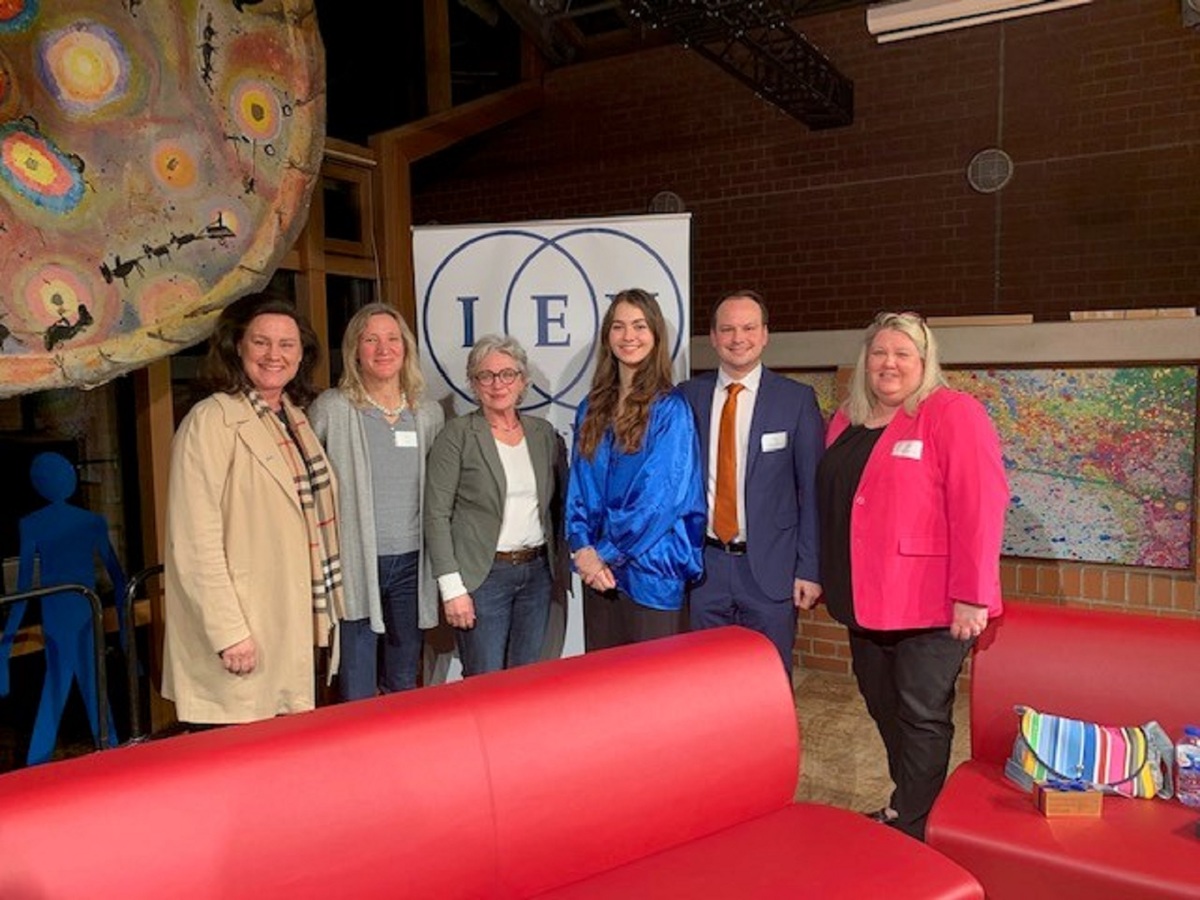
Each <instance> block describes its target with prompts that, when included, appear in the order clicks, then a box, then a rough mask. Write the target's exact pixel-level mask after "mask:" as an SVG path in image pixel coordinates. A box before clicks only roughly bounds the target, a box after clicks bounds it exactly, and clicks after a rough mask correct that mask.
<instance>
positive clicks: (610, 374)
mask: <svg viewBox="0 0 1200 900" xmlns="http://www.w3.org/2000/svg"><path fill="white" fill-rule="evenodd" d="M619 303H628V304H629V305H630V306H634V307H636V308H637V309H639V310H640V311H641V312H642V314H643V315H645V317H646V324H648V325H649V326H650V333H651V334H652V335H654V349H653V350H652V351H651V352H650V354H649V355H648V356H647V357H646V358H645V359H644V360H642V362H641V363H640V364H639V365H638V367H637V371H636V372H634V374H633V383H632V384H631V385H630V387H629V394H628V395H627V396H626V397H625V402H624V403H621V372H620V363H619V362H617V358H616V357H615V356H614V355H613V352H612V348H611V347H610V346H609V332H611V331H612V323H613V318H614V317H615V316H616V311H617V304H619ZM674 384H675V382H674V380H673V379H672V377H671V351H670V349H669V348H668V347H667V323H666V320H665V319H664V318H663V314H662V310H661V309H659V306H658V301H657V300H655V299H654V297H653V296H652V295H651V294H649V293H647V292H646V291H643V290H641V289H640V288H629V289H628V290H624V291H621V292H620V293H619V294H617V295H616V296H615V297H613V300H612V303H611V304H609V307H608V312H606V313H605V314H604V323H603V324H602V325H601V326H600V340H599V341H598V342H597V345H596V372H595V374H594V375H592V389H591V390H590V391H588V410H587V414H586V415H585V416H584V417H583V424H582V425H580V426H579V452H580V453H582V454H583V455H584V456H585V457H586V458H588V459H591V458H592V457H593V456H594V455H595V453H596V448H597V447H598V446H599V445H600V440H601V439H602V438H603V437H604V432H605V431H606V430H607V429H608V427H609V426H610V425H611V426H612V430H613V436H614V437H615V438H616V442H617V445H618V446H619V447H620V448H621V450H622V451H623V452H625V453H637V452H638V450H640V449H641V447H642V438H643V437H644V436H645V434H646V426H647V425H648V424H649V423H650V405H651V404H652V403H653V402H654V399H655V398H656V397H657V396H658V395H659V394H665V393H666V392H667V391H669V390H671V388H672V387H673V386H674Z"/></svg>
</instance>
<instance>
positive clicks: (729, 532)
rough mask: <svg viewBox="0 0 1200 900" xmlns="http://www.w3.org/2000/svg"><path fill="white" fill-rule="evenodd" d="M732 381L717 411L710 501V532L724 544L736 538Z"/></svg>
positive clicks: (736, 386)
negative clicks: (714, 473) (717, 433)
mask: <svg viewBox="0 0 1200 900" xmlns="http://www.w3.org/2000/svg"><path fill="white" fill-rule="evenodd" d="M741 390H742V385H740V384H738V383H737V382H736V381H735V382H732V383H730V384H728V385H726V387H725V391H726V394H725V405H724V406H722V407H721V433H720V436H719V437H718V438H717V495H716V497H715V499H714V500H713V532H714V533H715V534H716V536H717V540H719V541H722V542H723V543H726V544H728V543H729V542H730V541H732V540H733V539H734V538H735V537H737V534H738V504H737V395H738V394H739V393H740V392H741Z"/></svg>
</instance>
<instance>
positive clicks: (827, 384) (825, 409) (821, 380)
mask: <svg viewBox="0 0 1200 900" xmlns="http://www.w3.org/2000/svg"><path fill="white" fill-rule="evenodd" d="M783 374H785V375H787V377H788V378H790V379H792V381H799V382H800V383H801V384H807V385H808V386H809V387H810V388H812V389H813V392H814V393H816V395H817V408H818V409H820V410H821V417H822V418H824V419H825V421H826V422H828V421H829V420H830V419H832V418H833V414H834V412H835V411H836V410H837V405H838V392H837V372H834V371H803V370H794V371H791V372H784V373H783Z"/></svg>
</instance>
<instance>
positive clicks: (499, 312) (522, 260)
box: [413, 214, 691, 655]
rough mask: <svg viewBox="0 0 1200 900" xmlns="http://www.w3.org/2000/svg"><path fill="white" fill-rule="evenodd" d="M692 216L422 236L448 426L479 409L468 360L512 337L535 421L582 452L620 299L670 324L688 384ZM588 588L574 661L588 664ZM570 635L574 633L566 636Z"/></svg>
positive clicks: (433, 371)
mask: <svg viewBox="0 0 1200 900" xmlns="http://www.w3.org/2000/svg"><path fill="white" fill-rule="evenodd" d="M690 226H691V216H690V215H688V214H681V215H662V216H632V217H625V218H609V219H572V220H567V221H560V222H523V223H517V224H505V225H457V226H448V227H444V226H428V227H420V228H414V229H413V263H414V275H415V281H416V299H417V321H416V323H415V324H416V329H417V335H418V338H419V340H420V343H421V366H422V369H423V371H424V374H425V378H426V381H427V382H428V396H429V397H430V398H431V399H434V400H443V401H446V403H447V415H452V414H455V413H457V414H462V413H465V412H467V411H469V410H471V409H473V408H474V406H475V399H474V395H473V394H472V392H471V389H470V385H469V384H468V382H467V377H466V366H467V354H468V353H469V352H470V350H471V345H472V344H473V343H474V342H475V341H476V340H477V339H478V338H480V337H482V336H483V335H485V334H507V335H512V336H513V337H515V338H516V339H517V340H519V341H520V342H521V345H522V346H523V347H524V348H525V351H526V353H528V355H529V368H530V388H529V392H528V393H527V395H526V397H525V405H524V406H523V407H522V411H523V412H530V413H536V414H538V415H542V416H544V417H545V418H547V419H549V420H550V421H551V422H552V423H553V424H554V426H555V428H557V429H558V431H559V433H560V434H562V436H563V439H564V440H565V441H566V443H567V447H568V448H569V447H570V446H571V438H572V435H571V427H572V424H573V423H574V418H575V409H576V407H577V406H578V405H579V403H580V401H582V400H583V399H584V398H585V397H586V396H587V392H588V389H589V388H590V387H591V380H592V369H593V368H594V361H595V358H596V344H597V342H598V341H599V340H600V335H599V330H600V323H601V321H602V320H603V318H604V314H605V312H606V311H607V310H608V304H609V303H610V302H611V300H612V297H613V295H614V294H616V293H618V292H620V291H622V290H624V289H626V288H633V287H636V288H642V289H643V290H646V291H649V292H650V293H652V294H654V295H655V297H656V298H657V300H658V303H659V306H661V307H662V311H663V315H664V316H665V317H666V320H667V329H668V340H669V342H670V347H671V359H672V361H673V364H674V370H675V377H676V380H677V381H679V380H682V379H684V378H687V376H688V344H689V337H688V336H689V332H690V310H691V295H690V285H691V266H690V244H691V242H690ZM579 596H580V592H579V590H578V583H577V584H576V590H575V591H574V593H573V597H572V600H571V602H570V605H569V608H568V611H567V614H566V622H565V624H564V623H553V622H552V625H551V628H552V631H553V630H554V629H555V628H556V627H557V628H558V629H559V630H560V632H562V634H561V642H562V646H563V653H564V654H566V655H571V654H573V653H581V652H583V625H582V613H581V609H580V604H579ZM564 629H565V630H564Z"/></svg>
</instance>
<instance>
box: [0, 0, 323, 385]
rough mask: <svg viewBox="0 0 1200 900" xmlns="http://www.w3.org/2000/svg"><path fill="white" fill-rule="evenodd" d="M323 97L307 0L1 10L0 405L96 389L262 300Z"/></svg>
mask: <svg viewBox="0 0 1200 900" xmlns="http://www.w3.org/2000/svg"><path fill="white" fill-rule="evenodd" d="M324 91H325V69H324V56H323V53H322V50H321V41H320V37H319V34H318V31H317V20H316V12H315V10H314V6H313V0H175V2H171V3H162V2H154V3H148V2H145V0H71V2H67V0H0V397H9V396H13V395H16V394H22V393H28V392H30V391H37V390H44V389H46V388H56V387H70V386H74V387H93V386H95V385H98V384H101V383H103V382H105V381H107V380H109V379H110V378H113V377H115V376H117V375H120V374H121V373H122V372H126V371H129V370H130V369H134V368H138V367H140V366H142V365H145V364H146V363H148V362H150V361H152V360H155V359H158V358H160V357H163V356H168V355H170V354H172V353H174V352H176V351H177V350H180V349H182V348H183V347H186V346H188V345H189V344H193V343H196V342H197V341H199V340H202V339H203V338H204V337H206V336H207V335H208V334H209V332H210V331H211V330H212V326H213V324H214V322H215V319H216V316H217V315H218V314H219V313H220V311H221V310H222V309H223V308H224V307H225V306H226V304H228V303H229V302H230V301H232V300H234V299H235V298H237V297H240V296H242V295H243V294H246V293H249V292H251V291H255V290H259V289H260V288H262V287H263V286H264V285H265V284H266V282H267V281H268V280H269V278H270V276H271V273H272V272H273V271H274V270H275V268H276V267H277V266H278V265H279V262H280V260H281V259H282V258H283V256H284V254H285V253H286V252H287V251H288V249H289V248H290V247H291V245H292V243H293V241H294V240H295V238H296V235H297V233H298V232H299V231H300V228H301V227H302V226H303V224H304V220H305V217H306V214H307V210H308V201H309V197H310V196H311V193H312V189H313V186H314V184H315V183H316V180H317V175H318V172H319V170H320V165H321V149H322V145H323V143H324V134H325V131H324V128H325V94H324Z"/></svg>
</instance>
